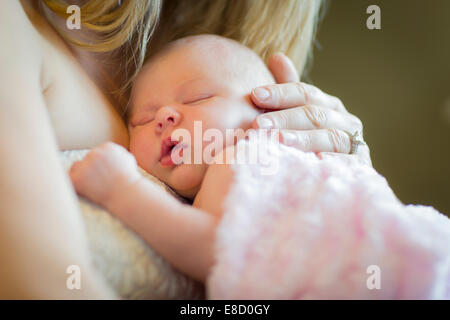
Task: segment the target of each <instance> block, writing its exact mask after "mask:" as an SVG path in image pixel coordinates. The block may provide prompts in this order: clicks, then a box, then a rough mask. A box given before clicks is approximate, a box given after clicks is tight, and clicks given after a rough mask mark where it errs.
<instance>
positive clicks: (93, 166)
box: [69, 142, 141, 207]
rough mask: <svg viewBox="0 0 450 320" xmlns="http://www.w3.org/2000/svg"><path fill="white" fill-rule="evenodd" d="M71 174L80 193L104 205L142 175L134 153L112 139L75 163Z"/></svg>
mask: <svg viewBox="0 0 450 320" xmlns="http://www.w3.org/2000/svg"><path fill="white" fill-rule="evenodd" d="M69 175H70V179H71V180H72V183H73V185H74V187H75V190H76V191H77V193H78V194H80V195H82V196H84V197H86V198H88V199H89V200H91V201H93V202H96V203H98V204H100V205H103V206H104V207H107V206H108V205H107V204H108V201H110V199H112V198H113V197H116V196H120V194H121V193H120V190H123V189H122V188H124V187H126V186H128V185H130V184H132V183H134V182H135V181H137V180H138V179H140V178H141V175H140V174H139V172H138V170H137V164H136V159H135V158H134V157H133V155H132V154H131V153H129V152H128V151H127V150H126V149H125V148H123V147H121V146H119V145H117V144H114V143H111V142H107V143H105V144H102V145H101V146H99V147H97V148H95V149H92V150H91V151H90V152H89V153H88V154H87V155H86V157H85V158H84V159H83V160H82V161H79V162H75V163H74V164H73V165H72V168H70V172H69Z"/></svg>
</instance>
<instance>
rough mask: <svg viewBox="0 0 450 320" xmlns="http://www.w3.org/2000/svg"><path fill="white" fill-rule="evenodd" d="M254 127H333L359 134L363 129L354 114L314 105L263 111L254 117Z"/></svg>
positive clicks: (293, 128)
mask: <svg viewBox="0 0 450 320" xmlns="http://www.w3.org/2000/svg"><path fill="white" fill-rule="evenodd" d="M254 127H255V128H260V129H290V130H313V129H326V128H334V129H339V130H345V131H348V132H350V133H354V132H355V131H358V132H360V133H361V134H362V129H363V127H362V122H361V120H359V118H357V117H356V116H354V115H352V114H350V113H342V112H338V111H335V110H331V109H328V108H324V107H321V106H316V105H305V106H302V107H297V108H291V109H285V110H280V111H274V112H268V113H263V114H261V115H259V116H258V117H257V118H256V120H255V123H254Z"/></svg>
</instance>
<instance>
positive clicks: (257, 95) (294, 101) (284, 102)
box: [251, 82, 347, 112]
mask: <svg viewBox="0 0 450 320" xmlns="http://www.w3.org/2000/svg"><path fill="white" fill-rule="evenodd" d="M251 99H252V101H253V102H254V103H255V105H256V106H257V107H260V108H263V109H287V108H294V107H298V106H303V105H307V104H313V105H319V106H323V107H327V108H330V109H333V110H336V111H341V112H347V110H346V109H345V107H344V104H343V103H342V101H341V100H340V99H339V98H337V97H335V96H332V95H329V94H327V93H325V92H323V91H322V90H320V89H319V88H317V87H315V86H313V85H310V84H307V83H303V82H295V83H283V84H274V85H267V86H262V87H258V88H255V89H253V91H252V94H251Z"/></svg>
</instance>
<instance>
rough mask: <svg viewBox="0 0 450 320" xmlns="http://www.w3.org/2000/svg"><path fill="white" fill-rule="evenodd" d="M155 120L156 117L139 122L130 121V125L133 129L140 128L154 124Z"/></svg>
mask: <svg viewBox="0 0 450 320" xmlns="http://www.w3.org/2000/svg"><path fill="white" fill-rule="evenodd" d="M154 119H155V118H154V117H148V118H144V119H141V120H139V121H130V124H131V126H132V127H133V128H134V127H139V126H143V125H146V124H148V123H150V122H152V121H153V120H154Z"/></svg>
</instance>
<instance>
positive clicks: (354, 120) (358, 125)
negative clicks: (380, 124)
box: [350, 114, 363, 130]
mask: <svg viewBox="0 0 450 320" xmlns="http://www.w3.org/2000/svg"><path fill="white" fill-rule="evenodd" d="M350 116H351V122H352V124H353V126H354V127H355V128H358V129H359V130H362V128H363V123H362V121H361V119H359V118H358V117H357V116H355V115H353V114H351V115H350Z"/></svg>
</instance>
